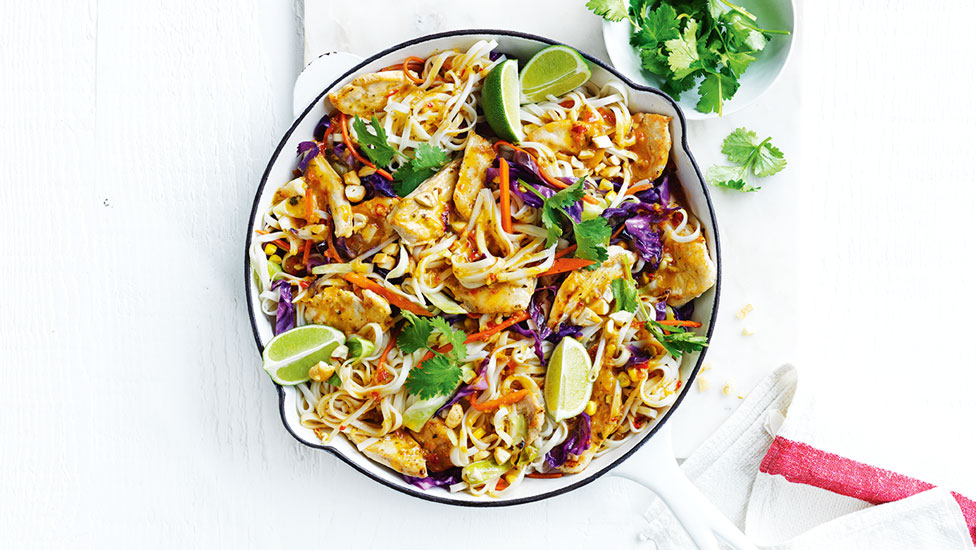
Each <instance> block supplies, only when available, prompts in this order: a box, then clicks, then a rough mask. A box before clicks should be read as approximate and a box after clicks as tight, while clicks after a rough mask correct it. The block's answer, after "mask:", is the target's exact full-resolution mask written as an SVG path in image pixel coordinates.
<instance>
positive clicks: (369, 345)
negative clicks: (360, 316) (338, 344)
mask: <svg viewBox="0 0 976 550" xmlns="http://www.w3.org/2000/svg"><path fill="white" fill-rule="evenodd" d="M346 347H347V348H349V358H351V359H356V360H357V361H362V360H363V358H364V357H368V356H369V355H370V354H372V353H373V352H374V351H376V344H374V343H373V341H372V340H367V339H365V338H363V337H362V336H357V335H355V334H353V335H352V336H350V337H349V338H348V339H347V340H346Z"/></svg>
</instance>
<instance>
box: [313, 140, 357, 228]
mask: <svg viewBox="0 0 976 550" xmlns="http://www.w3.org/2000/svg"><path fill="white" fill-rule="evenodd" d="M305 180H306V181H307V182H308V185H309V191H310V192H311V194H312V197H313V198H314V199H315V203H316V204H317V205H320V206H319V208H322V206H321V205H324V204H328V205H329V211H330V212H331V213H332V224H333V227H335V235H336V237H349V236H351V235H352V207H351V206H350V205H349V201H348V200H346V195H345V188H346V186H345V185H344V184H343V183H342V178H341V177H339V174H337V173H336V171H335V170H333V169H332V166H330V165H329V163H328V162H327V161H326V160H325V159H324V158H322V155H318V156H316V157H315V158H313V159H312V162H309V163H308V167H307V168H306V169H305ZM322 209H323V210H324V208H322ZM312 217H313V218H315V219H312V220H308V222H309V223H318V222H319V221H320V218H319V216H318V215H313V216H312Z"/></svg>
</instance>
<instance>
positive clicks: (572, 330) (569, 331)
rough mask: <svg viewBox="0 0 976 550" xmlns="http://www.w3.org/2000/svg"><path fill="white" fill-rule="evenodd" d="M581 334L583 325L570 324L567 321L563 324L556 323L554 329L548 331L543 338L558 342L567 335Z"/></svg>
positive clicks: (578, 335)
mask: <svg viewBox="0 0 976 550" xmlns="http://www.w3.org/2000/svg"><path fill="white" fill-rule="evenodd" d="M582 334H583V327H581V326H579V325H570V324H568V323H567V324H565V325H563V324H560V325H558V326H557V327H556V330H555V331H552V332H550V333H549V335H548V336H546V338H545V339H546V340H547V341H549V342H552V343H554V344H558V343H559V341H560V340H562V339H563V338H565V337H567V336H571V337H573V338H579V337H580V336H581V335H582Z"/></svg>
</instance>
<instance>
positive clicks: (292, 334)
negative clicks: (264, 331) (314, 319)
mask: <svg viewBox="0 0 976 550" xmlns="http://www.w3.org/2000/svg"><path fill="white" fill-rule="evenodd" d="M345 341H346V337H345V335H344V334H342V333H341V332H339V331H338V330H336V329H334V328H332V327H327V326H325V325H305V326H303V327H298V328H294V329H291V330H289V331H287V332H282V333H281V334H279V335H278V336H275V337H274V338H272V339H271V341H270V342H268V345H267V347H265V348H264V370H265V372H267V373H268V375H270V376H271V379H272V380H274V381H275V382H277V383H278V384H281V385H282V386H293V385H295V384H300V383H302V382H304V381H306V380H308V369H310V368H311V367H312V365H315V364H316V363H318V362H319V361H328V360H329V359H330V358H331V356H332V352H333V350H335V349H336V348H337V347H339V346H341V345H342V344H344V343H345Z"/></svg>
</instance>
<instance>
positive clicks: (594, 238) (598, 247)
mask: <svg viewBox="0 0 976 550" xmlns="http://www.w3.org/2000/svg"><path fill="white" fill-rule="evenodd" d="M611 234H613V229H612V228H611V227H610V225H609V224H607V220H606V218H602V217H601V218H593V219H592V220H586V221H584V222H580V223H577V224H575V225H574V226H573V235H574V236H575V237H576V254H574V256H575V257H577V258H582V259H584V260H593V261H594V262H596V264H594V266H596V265H599V264H602V263H603V262H605V261H606V260H607V258H609V257H610V254H609V253H608V252H607V246H608V245H609V244H610V235H611Z"/></svg>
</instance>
